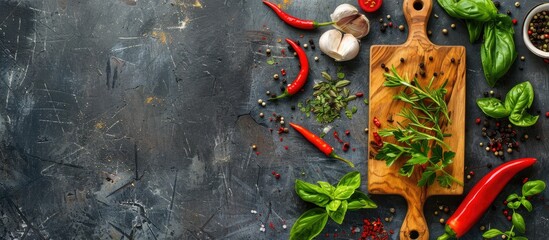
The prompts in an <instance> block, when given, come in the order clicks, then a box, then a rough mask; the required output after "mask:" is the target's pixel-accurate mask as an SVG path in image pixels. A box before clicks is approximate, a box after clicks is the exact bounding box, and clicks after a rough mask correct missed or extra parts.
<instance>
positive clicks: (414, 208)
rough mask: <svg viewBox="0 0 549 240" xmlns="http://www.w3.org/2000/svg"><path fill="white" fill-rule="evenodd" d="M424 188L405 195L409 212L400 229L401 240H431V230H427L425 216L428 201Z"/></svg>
mask: <svg viewBox="0 0 549 240" xmlns="http://www.w3.org/2000/svg"><path fill="white" fill-rule="evenodd" d="M421 189H422V188H419V187H418V188H416V189H408V191H406V193H404V194H403V196H404V198H405V199H406V202H407V203H408V212H407V213H406V217H404V221H403V222H402V227H400V239H401V240H429V229H427V221H425V214H423V204H424V203H425V199H426V191H425V189H424V191H422V190H421Z"/></svg>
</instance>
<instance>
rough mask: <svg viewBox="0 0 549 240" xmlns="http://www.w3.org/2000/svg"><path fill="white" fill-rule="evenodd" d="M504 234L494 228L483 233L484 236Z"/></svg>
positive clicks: (492, 236)
mask: <svg viewBox="0 0 549 240" xmlns="http://www.w3.org/2000/svg"><path fill="white" fill-rule="evenodd" d="M501 235H503V232H502V231H500V230H499V229H495V228H492V229H490V230H488V231H486V232H484V233H483V234H482V237H483V238H495V237H499V236H501Z"/></svg>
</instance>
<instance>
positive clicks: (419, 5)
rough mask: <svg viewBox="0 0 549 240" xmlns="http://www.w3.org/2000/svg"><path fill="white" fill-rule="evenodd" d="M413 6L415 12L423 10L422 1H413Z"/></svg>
mask: <svg viewBox="0 0 549 240" xmlns="http://www.w3.org/2000/svg"><path fill="white" fill-rule="evenodd" d="M413 6H414V9H415V10H417V11H419V10H421V9H423V1H421V0H416V1H414V4H413Z"/></svg>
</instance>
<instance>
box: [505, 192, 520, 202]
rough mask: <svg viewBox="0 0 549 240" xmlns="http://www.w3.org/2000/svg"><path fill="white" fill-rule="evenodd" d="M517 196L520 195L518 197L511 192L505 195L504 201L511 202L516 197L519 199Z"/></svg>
mask: <svg viewBox="0 0 549 240" xmlns="http://www.w3.org/2000/svg"><path fill="white" fill-rule="evenodd" d="M519 198H520V197H519V195H518V194H516V193H513V194H511V195H509V197H507V199H506V200H505V201H507V202H512V201H514V200H517V199H519Z"/></svg>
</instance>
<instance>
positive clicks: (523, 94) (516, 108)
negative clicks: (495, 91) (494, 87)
mask: <svg viewBox="0 0 549 240" xmlns="http://www.w3.org/2000/svg"><path fill="white" fill-rule="evenodd" d="M532 102H534V88H533V87H532V84H530V82H528V81H526V82H523V83H520V84H517V85H516V86H514V87H513V88H512V89H511V90H510V91H509V92H508V93H507V95H506V96H505V102H504V103H502V102H501V100H499V99H497V98H493V97H490V98H479V99H477V105H478V107H479V108H480V110H482V112H484V114H486V115H488V116H489V117H493V118H504V117H509V121H510V122H511V123H512V124H513V125H515V126H519V127H529V126H532V125H534V124H536V122H537V121H538V118H539V116H538V115H536V116H533V115H530V114H529V113H528V112H526V110H527V109H528V108H530V106H532Z"/></svg>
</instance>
